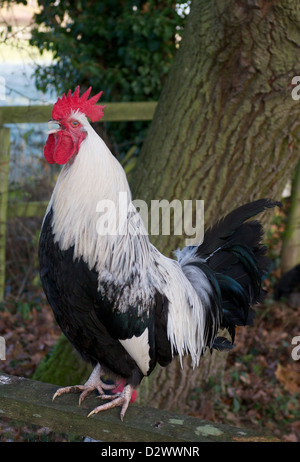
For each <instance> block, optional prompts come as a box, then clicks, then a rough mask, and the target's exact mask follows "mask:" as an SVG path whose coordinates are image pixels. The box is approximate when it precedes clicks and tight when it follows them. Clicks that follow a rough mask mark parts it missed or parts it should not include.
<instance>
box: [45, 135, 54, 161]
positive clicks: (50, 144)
mask: <svg viewBox="0 0 300 462" xmlns="http://www.w3.org/2000/svg"><path fill="white" fill-rule="evenodd" d="M54 149H55V138H54V135H52V134H51V135H49V136H48V139H47V142H46V144H45V147H44V156H45V159H46V161H47V162H48V164H54V163H55V160H54V159H53V153H54Z"/></svg>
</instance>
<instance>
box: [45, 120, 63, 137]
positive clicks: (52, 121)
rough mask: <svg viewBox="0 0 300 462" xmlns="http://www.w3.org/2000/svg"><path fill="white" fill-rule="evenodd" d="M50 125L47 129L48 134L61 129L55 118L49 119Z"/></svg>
mask: <svg viewBox="0 0 300 462" xmlns="http://www.w3.org/2000/svg"><path fill="white" fill-rule="evenodd" d="M53 125H58V127H56V128H53ZM48 127H49V130H48V131H47V135H51V134H53V133H57V132H58V131H59V130H61V125H60V123H59V122H58V121H57V120H53V119H50V120H48Z"/></svg>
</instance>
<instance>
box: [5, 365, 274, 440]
mask: <svg viewBox="0 0 300 462" xmlns="http://www.w3.org/2000/svg"><path fill="white" fill-rule="evenodd" d="M56 390H57V386H56V385H52V384H48V383H42V382H37V381H34V380H29V379H24V378H21V377H16V376H10V375H7V374H4V373H1V372H0V418H1V417H8V418H10V419H13V420H18V421H21V422H24V423H26V424H35V425H38V426H40V427H44V426H46V427H48V428H50V429H52V430H53V431H56V432H62V433H67V434H72V435H75V436H76V435H78V436H82V437H83V436H88V437H90V438H93V439H96V440H100V441H103V442H144V443H145V442H171V443H187V442H212V441H215V442H216V441H219V442H221V441H230V442H234V441H235V442H245V441H261V442H273V441H278V439H277V438H275V437H273V436H265V435H262V434H260V432H257V431H255V430H248V429H244V428H236V427H232V426H229V425H225V424H216V423H214V422H209V421H204V420H200V419H198V418H195V417H190V416H187V415H178V414H175V413H172V412H169V411H165V410H159V409H154V408H148V407H140V406H137V405H130V407H129V409H128V411H127V413H126V416H125V418H124V421H123V422H121V420H120V417H119V413H120V409H119V408H115V409H112V410H110V411H105V412H103V413H101V414H97V415H95V416H93V417H90V418H87V414H88V413H89V412H90V411H91V410H92V409H93V408H94V407H96V406H98V405H99V399H98V398H97V397H96V396H95V395H94V396H92V395H91V396H89V397H87V398H86V399H85V401H84V402H83V403H82V404H81V406H78V395H76V394H75V395H74V394H70V395H63V396H61V397H59V398H57V399H56V400H55V401H52V396H53V394H54V393H55V391H56ZM0 433H1V423H0Z"/></svg>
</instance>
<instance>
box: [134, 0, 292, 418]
mask: <svg viewBox="0 0 300 462" xmlns="http://www.w3.org/2000/svg"><path fill="white" fill-rule="evenodd" d="M299 26H300V10H299V8H298V6H297V2H294V1H292V0H281V1H280V0H277V1H268V2H266V1H258V0H257V1H253V0H241V1H239V2H236V1H234V0H228V1H226V2H220V1H219V0H211V1H210V2H208V1H207V0H194V1H193V2H192V6H191V12H190V14H189V17H188V20H187V23H186V27H185V31H184V36H183V39H182V42H181V44H180V48H179V50H178V52H177V55H176V57H175V60H174V63H173V65H172V68H171V70H170V73H169V76H168V79H167V82H166V84H165V86H164V88H163V91H162V94H161V97H160V99H159V104H158V106H157V110H156V112H155V115H154V119H153V121H152V123H151V127H150V129H149V132H148V136H147V139H146V141H145V143H144V146H143V149H142V152H141V154H140V156H139V159H138V163H137V167H136V169H135V171H134V172H133V175H132V190H133V197H134V198H136V199H144V200H146V201H147V203H148V204H150V201H151V200H153V199H167V200H169V201H171V200H173V199H180V200H185V199H193V200H195V199H204V200H205V222H206V224H207V225H209V224H211V223H212V222H213V221H215V220H217V219H218V218H220V217H221V216H222V215H223V214H225V213H226V212H229V211H230V210H232V209H233V208H234V207H236V206H238V205H241V204H243V203H245V202H248V201H251V200H253V199H257V198H261V197H271V198H273V199H279V198H280V197H281V193H282V191H283V189H284V186H285V183H286V179H287V177H288V176H289V175H290V173H291V172H292V170H293V169H294V167H295V165H296V163H297V157H298V156H297V153H298V149H299V134H300V131H299V129H300V125H299V124H300V122H299V121H300V117H299V115H300V103H299V102H296V101H294V100H293V99H292V97H291V90H292V88H291V86H290V83H291V80H292V78H293V76H294V75H295V74H296V69H297V66H298V64H299V51H300V50H299V44H300V36H299ZM271 217H272V212H270V211H269V212H268V213H267V214H265V217H264V221H265V222H266V223H267V222H270V219H271ZM150 238H151V241H152V242H153V243H154V244H155V245H157V247H158V248H159V250H160V251H162V252H163V253H165V254H166V255H168V254H169V255H170V254H171V250H174V249H176V248H177V247H178V246H179V245H182V244H183V237H180V236H171V237H170V236H152V237H151V236H150ZM225 362H226V355H225V354H220V353H218V352H214V353H213V355H210V354H209V353H207V354H206V355H205V356H204V358H203V359H202V360H201V364H200V367H199V368H198V369H196V370H194V371H193V370H192V369H191V366H190V363H189V359H188V358H185V360H184V369H183V370H182V369H181V368H180V365H179V362H178V361H176V360H175V361H174V362H173V363H172V364H171V365H170V366H168V368H165V369H163V368H157V369H156V373H154V374H153V376H151V377H150V378H149V379H145V380H144V381H143V385H142V389H141V391H140V392H139V397H142V399H143V401H144V402H146V403H147V404H148V405H151V406H155V405H158V406H163V407H166V408H169V409H174V410H177V411H181V412H189V411H197V412H199V409H200V410H201V409H203V402H204V401H203V396H204V393H203V391H204V390H205V389H207V388H209V387H210V386H212V385H213V383H217V384H220V383H221V378H222V375H223V370H224V366H225ZM209 378H210V379H209ZM212 390H213V388H212ZM205 396H207V394H206V395H205Z"/></svg>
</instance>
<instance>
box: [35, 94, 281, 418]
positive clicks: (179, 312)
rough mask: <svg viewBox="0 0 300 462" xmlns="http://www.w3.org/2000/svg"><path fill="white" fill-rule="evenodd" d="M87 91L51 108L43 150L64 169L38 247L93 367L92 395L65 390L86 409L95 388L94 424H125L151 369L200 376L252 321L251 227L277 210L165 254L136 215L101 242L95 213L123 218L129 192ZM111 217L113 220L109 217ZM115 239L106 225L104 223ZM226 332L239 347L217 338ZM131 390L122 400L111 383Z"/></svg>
mask: <svg viewBox="0 0 300 462" xmlns="http://www.w3.org/2000/svg"><path fill="white" fill-rule="evenodd" d="M90 91H91V88H89V89H88V90H87V91H86V92H85V93H84V94H83V95H82V96H80V94H79V87H77V88H76V90H75V91H74V93H73V95H72V93H71V91H69V92H68V93H67V96H65V94H63V96H62V97H61V98H58V100H57V102H56V103H55V104H54V106H53V111H52V120H51V121H50V122H52V123H54V122H55V123H56V124H57V128H55V129H52V130H50V132H49V136H48V139H47V142H46V145H45V148H44V156H45V159H46V161H47V162H48V163H49V164H53V163H57V164H59V165H64V167H63V168H62V170H61V172H60V175H59V177H58V179H57V183H56V185H55V188H54V191H53V194H52V197H51V199H50V202H49V205H48V208H47V211H46V215H45V217H44V220H43V224H42V229H41V234H40V241H39V264H40V277H41V281H42V285H43V289H44V292H45V294H46V297H47V299H48V301H49V304H50V305H51V307H52V310H53V312H54V315H55V319H56V321H57V323H58V324H59V326H60V328H61V330H62V331H63V333H64V334H65V336H66V337H67V339H68V340H69V341H70V342H71V343H72V345H73V346H74V347H75V349H76V350H77V351H78V352H79V353H80V354H81V356H82V358H83V359H84V360H85V361H88V362H89V363H91V364H92V365H93V366H94V369H93V371H92V373H91V376H90V377H89V379H88V380H87V382H86V383H85V384H84V385H75V386H71V387H64V388H60V389H58V391H57V392H56V393H55V395H54V397H53V399H54V398H55V397H57V396H60V395H62V394H63V393H69V392H79V393H80V397H79V404H80V403H81V402H82V400H83V399H84V398H85V397H86V396H87V395H88V394H90V393H91V392H93V391H94V390H96V391H98V392H99V394H100V397H101V398H103V399H104V400H107V402H105V403H103V404H101V405H100V406H97V407H96V408H95V409H93V410H92V411H91V412H90V414H89V415H93V414H97V413H98V412H101V411H103V410H106V409H110V408H113V407H115V406H120V407H121V411H120V417H121V419H122V420H123V418H124V415H125V413H126V410H127V408H128V405H129V403H130V400H131V398H132V395H133V392H135V390H136V388H137V387H138V385H139V384H140V383H141V381H142V379H143V378H144V377H146V376H149V374H151V372H152V371H153V369H154V367H155V365H156V364H157V363H159V364H160V365H161V366H167V365H168V364H169V363H170V362H171V361H172V359H173V358H174V356H179V358H180V361H181V360H182V357H183V356H184V355H190V356H191V359H192V363H193V366H194V367H196V366H198V364H199V360H200V358H201V356H202V355H203V354H204V352H205V351H206V350H207V349H208V350H212V349H214V348H215V349H218V350H222V349H230V348H231V347H232V345H233V342H234V336H235V327H236V326H240V325H249V324H251V323H252V320H253V317H254V311H253V309H252V307H251V306H252V305H254V304H256V303H258V302H260V301H261V300H262V295H263V292H264V291H263V290H262V287H261V286H262V279H263V277H265V275H266V273H267V271H268V267H269V261H268V259H267V257H266V255H265V254H266V249H265V247H264V246H263V245H262V244H261V239H262V233H263V229H262V226H261V224H260V223H259V222H258V221H256V220H250V221H247V220H248V219H250V218H251V217H253V216H255V215H257V214H258V213H260V212H262V211H264V210H265V209H267V208H271V207H274V206H276V205H280V203H279V202H275V201H271V200H269V199H260V200H256V201H254V202H251V203H249V204H246V205H243V206H241V207H239V208H237V209H236V210H234V211H232V212H231V213H229V214H228V215H227V216H226V217H225V218H223V219H221V220H220V221H219V222H218V223H217V224H216V225H215V226H213V227H212V228H210V229H208V230H207V231H206V233H205V235H204V240H203V242H202V243H201V244H200V245H198V246H197V245H193V246H186V247H184V248H183V249H182V250H177V251H176V260H175V259H171V258H167V257H166V256H164V255H162V254H161V253H160V252H159V251H158V250H157V249H156V248H155V247H154V246H153V245H152V244H151V243H150V241H149V237H148V235H147V233H146V232H145V230H144V228H143V226H144V225H143V223H142V221H141V219H140V217H139V214H138V212H137V211H136V210H135V211H134V212H132V208H130V209H129V210H130V213H128V214H127V215H126V214H125V215H124V213H123V215H122V213H120V214H118V213H117V215H118V216H120V217H121V218H120V222H119V223H118V225H119V227H118V229H122V230H123V231H124V229H126V230H127V232H119V233H109V232H107V233H99V232H98V231H99V230H98V229H97V220H98V218H99V213H98V212H97V204H98V202H99V201H101V200H109V201H111V203H113V204H115V209H116V211H117V212H122V211H120V210H118V207H119V205H118V203H119V201H118V198H119V194H120V193H123V194H124V193H126V194H127V198H128V199H127V200H128V204H129V203H130V202H131V194H130V190H129V186H128V183H127V179H126V175H125V172H124V170H123V168H122V166H121V165H120V163H119V162H118V161H117V160H116V158H115V157H114V156H113V155H112V154H111V152H110V151H109V149H108V148H107V146H106V145H105V143H104V142H103V140H102V139H101V138H100V137H99V136H98V134H97V133H96V132H95V131H94V129H93V128H92V126H91V125H90V123H89V121H88V119H90V120H91V121H92V122H95V121H97V120H99V119H100V118H101V117H102V116H103V112H104V106H101V105H98V104H96V103H97V102H98V100H99V98H100V96H101V93H102V92H101V93H98V94H97V95H95V96H93V97H91V98H89V95H90ZM111 219H112V218H111ZM107 220H108V223H107V228H108V231H109V229H110V226H112V225H113V223H110V215H109V214H108V216H107ZM220 329H227V330H228V332H229V334H230V336H231V340H230V341H229V340H228V339H226V338H225V337H218V331H219V330H220ZM104 374H110V375H112V377H113V378H114V380H117V379H120V380H123V381H124V383H125V386H124V388H123V390H122V391H121V392H118V393H115V394H111V392H110V391H109V390H111V389H112V388H113V387H115V385H111V384H110V385H108V384H107V383H106V382H104V380H103V375H104Z"/></svg>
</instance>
